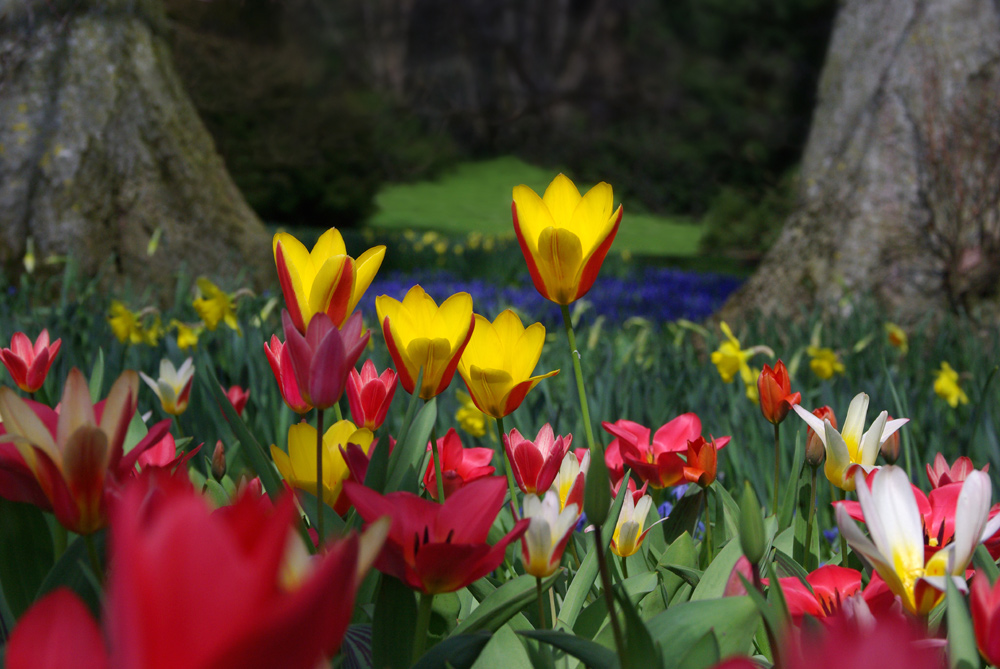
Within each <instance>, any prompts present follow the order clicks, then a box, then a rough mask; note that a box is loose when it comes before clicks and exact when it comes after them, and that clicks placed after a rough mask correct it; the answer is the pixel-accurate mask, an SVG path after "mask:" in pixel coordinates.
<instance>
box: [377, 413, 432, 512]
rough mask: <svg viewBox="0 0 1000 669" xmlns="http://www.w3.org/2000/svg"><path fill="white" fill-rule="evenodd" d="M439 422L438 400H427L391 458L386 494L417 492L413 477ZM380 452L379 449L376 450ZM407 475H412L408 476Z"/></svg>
mask: <svg viewBox="0 0 1000 669" xmlns="http://www.w3.org/2000/svg"><path fill="white" fill-rule="evenodd" d="M436 422H437V398H436V397H434V398H431V399H429V400H427V403H426V404H424V406H423V407H422V408H421V409H420V411H419V412H418V413H417V417H416V418H414V419H413V424H412V425H411V426H410V429H409V430H408V431H407V433H406V441H405V442H403V443H402V444H396V447H395V448H394V449H393V450H392V455H391V456H390V457H389V475H388V478H387V485H386V488H385V491H386V492H395V491H397V490H408V491H410V492H412V493H416V492H417V480H416V477H415V476H414V475H413V473H414V472H416V468H417V465H418V464H419V463H420V459H421V458H422V457H423V456H424V454H425V453H426V452H427V441H428V440H429V439H430V437H431V430H433V429H434V424H435V423H436ZM376 450H378V449H376ZM407 473H409V474H410V475H409V476H407Z"/></svg>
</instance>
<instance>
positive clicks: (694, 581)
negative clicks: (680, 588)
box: [663, 564, 704, 588]
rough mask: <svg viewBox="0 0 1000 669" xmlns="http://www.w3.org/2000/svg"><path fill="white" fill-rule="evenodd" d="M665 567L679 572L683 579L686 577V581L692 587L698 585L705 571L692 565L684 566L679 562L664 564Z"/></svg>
mask: <svg viewBox="0 0 1000 669" xmlns="http://www.w3.org/2000/svg"><path fill="white" fill-rule="evenodd" d="M663 569H666V570H667V571H669V572H672V573H674V574H677V575H678V576H680V577H681V578H682V579H684V581H685V582H686V583H687V584H688V585H690V586H691V587H692V588H697V587H698V581H700V580H701V575H702V574H703V573H704V572H702V571H701V570H700V569H693V568H691V567H682V566H681V565H679V564H667V565H663Z"/></svg>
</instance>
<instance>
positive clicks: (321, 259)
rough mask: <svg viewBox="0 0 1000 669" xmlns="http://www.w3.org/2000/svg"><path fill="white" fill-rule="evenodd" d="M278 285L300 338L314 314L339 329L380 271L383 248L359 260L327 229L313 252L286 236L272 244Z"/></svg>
mask: <svg viewBox="0 0 1000 669" xmlns="http://www.w3.org/2000/svg"><path fill="white" fill-rule="evenodd" d="M272 247H273V249H274V264H275V265H276V266H277V268H278V281H279V282H280V283H281V292H282V293H283V294H284V296H285V306H286V307H287V308H288V313H289V315H290V316H291V317H292V323H294V324H295V327H296V329H298V331H299V332H302V333H303V334H304V333H305V331H306V328H307V327H308V326H309V321H310V319H312V317H313V314H316V313H320V312H325V313H326V314H327V315H328V316H329V317H330V320H332V321H333V322H334V324H335V325H336V326H337V327H338V328H339V327H341V326H342V325H343V324H344V322H345V321H346V320H347V317H348V316H350V315H351V312H352V311H354V307H356V306H357V304H358V301H359V300H360V299H361V296H362V295H364V293H365V291H366V290H368V286H369V285H371V282H372V279H374V278H375V274H376V273H377V272H378V269H379V267H381V266H382V258H384V257H385V247H384V246H375V247H373V248H370V249H368V250H367V251H365V252H364V253H362V254H361V255H360V256H359V257H358V259H357V260H355V259H354V258H352V257H351V256H349V255H347V248H346V247H345V246H344V238H343V237H342V236H341V235H340V231H338V230H337V228H330V229H329V230H327V231H326V232H324V233H323V234H322V235H321V236H320V238H319V239H318V240H317V241H316V245H315V246H313V249H312V251H307V250H306V247H305V246H304V245H303V244H302V242H300V241H299V240H298V239H296V238H295V237H293V236H292V235H290V234H288V233H287V232H279V233H278V234H276V235H275V236H274V240H273V242H272Z"/></svg>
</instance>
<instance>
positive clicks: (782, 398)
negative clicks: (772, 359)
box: [757, 360, 802, 425]
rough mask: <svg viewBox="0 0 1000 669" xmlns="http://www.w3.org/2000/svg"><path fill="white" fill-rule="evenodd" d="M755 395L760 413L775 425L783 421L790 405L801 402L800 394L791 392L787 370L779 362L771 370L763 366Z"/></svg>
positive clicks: (768, 366) (790, 408)
mask: <svg viewBox="0 0 1000 669" xmlns="http://www.w3.org/2000/svg"><path fill="white" fill-rule="evenodd" d="M757 393H758V396H759V397H760V411H761V413H763V414H764V418H766V419H767V420H768V421H769V422H771V423H774V424H775V425H777V424H778V423H780V422H781V421H783V420H785V416H787V415H788V412H789V411H791V410H792V405H794V404H798V403H799V402H800V401H801V400H802V394H801V393H793V392H792V382H791V380H790V379H789V378H788V370H787V369H785V363H783V362H782V361H781V360H779V361H778V364H776V365H775V366H774V369H771V367H770V365H767V364H765V365H764V369H763V370H761V372H760V376H758V377H757Z"/></svg>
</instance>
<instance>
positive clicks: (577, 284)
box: [484, 174, 622, 305]
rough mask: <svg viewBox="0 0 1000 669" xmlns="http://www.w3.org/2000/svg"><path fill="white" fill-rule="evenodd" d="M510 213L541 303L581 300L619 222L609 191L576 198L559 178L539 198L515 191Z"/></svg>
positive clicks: (562, 177) (523, 189) (599, 189)
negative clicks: (540, 296) (541, 300)
mask: <svg viewBox="0 0 1000 669" xmlns="http://www.w3.org/2000/svg"><path fill="white" fill-rule="evenodd" d="M512 209H513V214H514V232H515V233H516V234H517V240H518V242H519V243H520V245H521V251H522V253H524V259H525V261H526V262H527V263H528V271H529V272H530V273H531V280H532V281H533V282H534V284H535V288H536V289H537V290H538V292H539V293H541V295H542V297H544V298H545V299H547V300H551V301H553V302H555V303H556V304H563V305H566V304H570V303H571V302H574V301H576V300H578V299H580V298H581V297H583V296H584V295H586V294H587V291H589V290H590V287H591V286H593V285H594V280H595V279H597V273H598V272H599V271H600V269H601V264H602V263H603V262H604V257H605V256H606V255H607V254H608V249H610V248H611V242H613V241H614V239H615V234H616V233H617V232H618V225H619V224H620V223H621V220H622V208H621V205H619V206H618V208H617V209H615V208H614V195H613V193H612V191H611V186H610V185H608V184H607V183H604V182H603V181H602V182H601V183H599V184H597V185H596V186H594V187H593V188H591V189H590V190H589V191H587V194H586V195H584V196H582V197H581V196H580V191H579V190H577V187H576V186H575V185H573V182H572V181H570V180H569V179H568V178H567V177H566V176H565V175H562V174H560V175H559V176H557V177H556V178H555V179H553V180H552V183H550V184H549V187H548V188H546V189H545V195H543V196H542V197H538V194H537V193H535V191H533V190H531V189H530V188H528V187H527V186H524V185H521V186H517V187H515V188H514V204H513V207H512ZM484 248H485V246H484Z"/></svg>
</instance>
